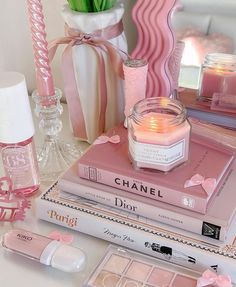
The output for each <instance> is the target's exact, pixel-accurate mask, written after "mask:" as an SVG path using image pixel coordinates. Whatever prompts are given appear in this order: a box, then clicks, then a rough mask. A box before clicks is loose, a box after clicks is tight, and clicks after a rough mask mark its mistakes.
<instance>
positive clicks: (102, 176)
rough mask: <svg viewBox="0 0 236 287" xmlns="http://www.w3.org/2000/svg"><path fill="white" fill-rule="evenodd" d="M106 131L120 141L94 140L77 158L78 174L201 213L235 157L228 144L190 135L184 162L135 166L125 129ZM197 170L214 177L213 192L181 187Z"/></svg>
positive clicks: (199, 188)
mask: <svg viewBox="0 0 236 287" xmlns="http://www.w3.org/2000/svg"><path fill="white" fill-rule="evenodd" d="M107 135H108V137H110V136H112V135H119V136H120V142H119V143H117V144H113V143H110V142H106V143H104V144H93V145H92V146H91V147H90V148H89V149H88V150H87V151H86V152H85V153H84V154H83V155H82V156H81V157H80V159H79V161H78V175H79V176H80V177H82V178H85V179H88V180H91V181H95V182H99V183H102V184H106V185H109V186H113V187H116V188H119V189H123V190H125V191H128V192H132V193H135V194H138V195H141V196H145V197H149V198H152V199H154V200H158V201H162V202H166V203H169V204H173V205H176V206H179V207H182V208H186V209H189V210H193V211H197V212H200V213H206V210H207V206H208V204H209V202H210V200H212V199H213V198H214V196H215V194H216V193H217V191H218V190H219V188H220V187H221V184H222V183H223V182H224V180H225V178H226V177H227V174H228V173H229V171H230V167H231V165H232V163H233V161H234V154H233V152H232V150H231V149H230V148H227V147H226V146H223V145H220V144H219V143H213V142H212V141H211V142H210V141H207V140H206V139H204V138H201V137H200V136H196V137H193V136H192V137H191V142H190V155H189V160H188V162H186V163H185V164H182V165H181V166H179V167H177V168H175V169H174V170H172V171H170V172H168V173H163V172H157V171H155V172H153V171H148V170H135V169H134V168H133V166H132V163H131V161H130V159H129V157H128V139H127V130H126V129H125V128H124V127H123V125H120V126H118V127H115V128H113V129H111V130H110V131H109V132H108V134H107ZM216 159H217V160H216ZM196 174H200V175H202V176H203V177H204V178H205V179H209V178H210V179H211V178H213V179H215V180H216V185H215V187H214V188H213V190H212V192H210V193H208V192H206V191H205V190H204V188H203V185H202V184H199V185H196V186H192V187H189V188H184V184H185V182H186V181H187V180H190V179H191V178H192V177H193V176H194V175H196Z"/></svg>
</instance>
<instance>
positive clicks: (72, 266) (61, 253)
mask: <svg viewBox="0 0 236 287" xmlns="http://www.w3.org/2000/svg"><path fill="white" fill-rule="evenodd" d="M2 246H3V247H4V248H5V249H7V250H9V251H12V252H15V253H18V254H20V255H22V256H25V257H28V258H30V259H34V260H36V261H38V262H40V263H42V264H45V265H50V266H52V267H54V268H57V269H59V270H61V271H65V272H78V271H81V270H82V269H83V267H84V263H85V255H84V253H83V252H82V251H81V250H80V249H78V248H75V247H72V246H69V245H64V244H62V243H61V242H60V241H58V240H53V239H51V238H48V237H45V236H42V235H39V234H36V233H32V232H29V231H25V230H18V229H12V230H10V231H8V232H7V233H6V234H5V235H4V236H3V240H2Z"/></svg>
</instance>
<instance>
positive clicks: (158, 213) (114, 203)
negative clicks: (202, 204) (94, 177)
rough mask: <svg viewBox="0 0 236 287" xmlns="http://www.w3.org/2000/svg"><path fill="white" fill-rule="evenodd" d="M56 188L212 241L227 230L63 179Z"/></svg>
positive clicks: (213, 223)
mask: <svg viewBox="0 0 236 287" xmlns="http://www.w3.org/2000/svg"><path fill="white" fill-rule="evenodd" d="M58 186H59V188H60V190H62V191H65V192H69V193H72V194H75V195H78V196H81V197H84V198H87V199H90V200H93V201H96V202H99V203H101V204H105V205H108V206H111V207H115V208H117V209H119V210H126V211H128V212H131V213H134V214H136V215H141V216H144V217H147V218H150V219H152V220H157V221H159V222H161V223H164V224H169V225H171V226H174V227H177V228H181V229H184V230H187V231H190V232H193V233H196V234H200V235H203V236H206V237H211V238H212V237H214V239H218V240H221V241H224V240H225V239H226V235H227V228H226V227H225V226H221V225H220V224H219V223H218V222H215V221H214V222H210V221H207V219H206V220H204V221H203V220H201V219H198V218H194V217H190V216H188V215H185V214H180V213H178V212H174V211H170V210H167V209H165V208H161V207H158V206H153V205H149V204H147V203H145V202H142V201H137V200H134V199H131V198H128V197H125V196H122V195H120V194H119V195H116V194H115V193H114V192H107V191H104V190H101V189H99V188H93V187H89V186H86V185H83V184H78V183H72V182H69V183H68V182H67V181H66V180H63V179H60V180H59V182H58ZM213 230H214V232H213Z"/></svg>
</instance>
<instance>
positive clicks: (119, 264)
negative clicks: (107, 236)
mask: <svg viewBox="0 0 236 287" xmlns="http://www.w3.org/2000/svg"><path fill="white" fill-rule="evenodd" d="M129 262H130V259H128V258H126V257H122V256H119V255H116V254H112V255H111V257H110V258H109V259H108V261H107V263H106V264H105V265H104V269H106V270H109V271H113V272H116V273H118V274H121V273H123V272H124V270H125V268H126V266H127V265H128V264H129Z"/></svg>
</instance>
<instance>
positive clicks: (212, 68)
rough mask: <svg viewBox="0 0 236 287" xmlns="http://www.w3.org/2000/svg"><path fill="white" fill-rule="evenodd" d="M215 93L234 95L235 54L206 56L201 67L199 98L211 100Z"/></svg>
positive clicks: (235, 84) (235, 83) (235, 79)
mask: <svg viewBox="0 0 236 287" xmlns="http://www.w3.org/2000/svg"><path fill="white" fill-rule="evenodd" d="M216 93H220V94H224V95H236V55H229V54H221V53H213V54H208V55H207V56H206V58H205V61H204V63H203V65H202V68H201V79H200V89H199V100H200V101H207V102H211V100H212V98H213V95H214V94H216Z"/></svg>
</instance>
